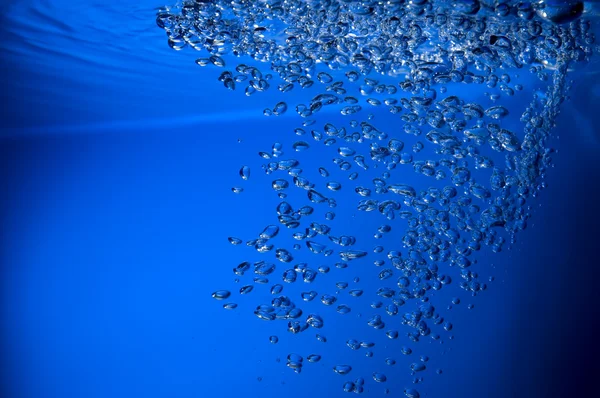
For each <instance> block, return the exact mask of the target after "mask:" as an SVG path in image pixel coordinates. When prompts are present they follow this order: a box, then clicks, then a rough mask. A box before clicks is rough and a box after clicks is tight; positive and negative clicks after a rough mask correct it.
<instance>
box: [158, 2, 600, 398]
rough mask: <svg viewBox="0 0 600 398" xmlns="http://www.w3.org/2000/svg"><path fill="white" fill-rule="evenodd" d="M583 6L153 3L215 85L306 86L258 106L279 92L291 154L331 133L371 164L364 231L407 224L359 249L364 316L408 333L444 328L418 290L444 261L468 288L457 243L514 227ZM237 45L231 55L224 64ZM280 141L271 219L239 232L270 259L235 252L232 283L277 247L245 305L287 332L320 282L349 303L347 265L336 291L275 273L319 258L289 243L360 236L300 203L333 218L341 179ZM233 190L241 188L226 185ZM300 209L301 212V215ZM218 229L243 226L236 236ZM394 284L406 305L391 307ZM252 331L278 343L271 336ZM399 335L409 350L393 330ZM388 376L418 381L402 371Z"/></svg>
mask: <svg viewBox="0 0 600 398" xmlns="http://www.w3.org/2000/svg"><path fill="white" fill-rule="evenodd" d="M584 8H585V6H584V3H582V2H579V1H537V2H524V1H519V2H516V1H505V0H457V1H444V0H406V1H405V0H389V1H355V0H282V1H280V0H260V1H251V0H228V1H223V0H192V1H189V0H188V1H184V2H183V3H181V4H179V5H177V6H174V7H168V8H164V9H161V10H159V12H158V15H157V24H158V26H159V27H161V28H163V29H164V30H165V31H166V33H167V36H168V44H169V46H171V47H172V48H173V49H175V50H181V49H183V48H185V47H191V48H193V49H195V50H198V51H201V52H202V53H204V54H205V56H204V57H201V58H198V59H197V60H196V63H197V64H198V65H200V66H202V67H205V66H208V67H211V66H212V68H220V69H221V70H222V72H221V73H220V75H219V76H218V80H219V82H221V83H222V84H223V86H224V87H225V88H226V89H229V90H243V91H244V92H245V94H246V95H248V96H251V95H257V93H260V92H263V91H266V90H278V91H279V92H280V95H281V96H282V97H284V96H285V95H286V94H285V93H288V92H290V91H291V90H296V91H297V90H306V92H307V93H311V94H309V95H307V96H306V98H307V100H306V101H305V103H301V104H294V106H288V104H287V103H286V102H285V101H283V100H282V101H280V102H278V103H277V104H275V106H274V107H273V108H268V109H265V110H264V112H263V113H264V115H266V116H280V115H283V114H285V113H286V112H287V111H288V108H290V109H292V108H293V109H294V110H295V112H296V113H297V114H298V115H299V117H300V118H301V119H300V120H301V121H302V122H301V126H299V127H297V128H296V129H295V130H294V131H293V132H294V133H295V134H297V135H298V136H300V137H302V136H309V135H310V136H311V138H312V139H311V138H308V139H306V138H303V139H302V140H299V141H296V142H295V143H294V144H293V145H292V149H293V151H294V152H295V153H296V154H297V155H298V156H299V157H300V156H301V155H302V154H303V153H305V152H306V151H309V150H310V147H311V145H317V144H320V145H325V146H329V147H331V151H335V156H336V157H335V158H334V159H333V164H334V167H337V168H339V169H340V170H341V171H342V172H344V173H346V174H347V177H348V180H349V181H350V184H353V185H354V184H357V181H360V179H359V173H366V172H367V170H371V171H372V170H373V169H374V168H378V169H379V170H384V171H383V172H382V173H380V175H379V176H377V177H376V178H373V179H372V180H371V181H369V182H368V184H367V183H365V184H362V185H355V186H353V192H355V193H356V195H357V204H356V208H357V210H359V211H363V212H372V213H374V214H376V215H377V214H378V217H381V220H382V221H383V222H386V223H387V224H382V225H381V226H379V227H378V228H377V232H376V234H375V238H380V237H382V236H384V235H385V234H387V233H389V232H390V231H391V230H392V228H393V227H394V225H395V224H394V223H397V222H399V220H404V222H406V225H407V229H406V231H405V233H404V236H403V237H402V239H401V246H402V247H400V248H393V249H391V250H388V251H387V253H385V249H384V248H383V247H382V246H376V247H375V248H374V249H373V253H374V256H375V257H376V259H375V260H374V261H373V262H374V264H375V265H376V266H377V267H379V268H378V269H377V274H378V278H379V280H380V281H381V282H382V286H381V287H380V288H379V289H378V290H377V291H376V292H375V294H376V295H377V296H378V299H379V300H380V301H377V302H375V303H373V304H372V308H373V309H375V310H377V309H381V310H382V311H380V312H381V313H382V315H380V314H379V313H376V314H374V315H373V316H371V317H370V318H369V319H368V321H367V324H368V325H369V326H370V327H372V328H374V329H377V330H383V332H382V333H385V334H386V336H387V337H388V338H389V339H392V340H393V339H397V338H398V336H399V331H398V330H396V329H393V328H389V327H388V326H386V321H387V319H391V320H390V321H389V322H388V323H390V324H394V325H403V326H404V327H405V330H407V332H406V335H407V336H408V338H409V339H410V340H411V341H412V342H418V341H419V339H420V338H422V337H425V336H430V337H432V338H433V339H436V340H438V339H440V338H441V337H440V335H439V334H438V333H437V330H438V328H443V329H444V330H446V331H450V330H451V329H452V324H451V323H450V322H448V321H444V318H443V317H442V316H441V315H440V313H439V312H438V311H436V309H435V307H434V306H433V305H432V303H431V301H432V300H431V299H430V298H431V297H430V296H431V294H430V293H431V292H432V291H437V290H440V289H442V288H443V287H444V286H445V285H448V284H450V283H451V282H452V276H453V275H458V277H459V278H460V287H461V288H462V289H464V290H466V291H468V292H469V293H471V294H472V295H476V294H477V293H479V292H481V291H483V290H485V289H486V284H485V283H484V282H482V281H481V280H480V279H479V276H478V274H477V272H475V271H473V270H472V268H471V266H472V265H473V264H475V263H476V260H475V259H473V253H475V252H478V251H479V250H481V249H482V247H484V246H487V247H489V248H491V250H492V251H494V252H498V251H500V250H502V248H503V247H504V246H506V244H507V243H508V242H510V243H512V242H514V240H515V234H516V233H517V232H518V231H520V230H523V229H525V228H526V225H527V220H528V219H529V217H530V215H531V211H530V207H529V206H528V200H529V199H530V198H532V197H535V196H537V195H538V193H539V192H540V191H541V190H542V189H543V188H544V187H545V182H544V181H543V177H544V175H545V172H546V170H547V169H548V168H549V167H551V166H552V159H551V154H552V153H553V150H552V149H550V148H548V146H547V140H548V139H549V137H550V132H551V130H552V128H553V127H554V124H555V119H556V117H557V115H558V113H559V108H560V105H561V103H562V102H563V101H564V100H565V99H566V93H567V91H568V88H569V84H570V82H569V81H568V80H567V74H568V70H570V69H571V68H575V67H577V66H578V65H579V64H585V63H586V62H587V61H589V59H590V57H591V56H592V53H593V50H594V45H595V44H594V35H593V34H592V33H591V29H590V23H589V21H586V20H584V19H582V18H580V17H581V15H582V13H583V11H584ZM236 58H238V59H243V60H244V63H241V62H240V63H239V64H237V65H235V66H234V67H231V68H229V65H230V63H232V62H234V61H235V59H236ZM527 72H529V73H530V74H532V75H533V77H534V79H533V80H535V81H537V82H538V83H537V84H538V85H540V86H541V87H542V89H528V88H526V87H523V85H521V84H519V83H518V81H519V79H520V76H519V73H527ZM530 79H531V78H530ZM482 90H485V93H483V92H481V91H482ZM315 91H316V94H315V95H312V93H313V92H315ZM480 92H481V93H480ZM526 92H531V96H532V100H531V102H530V104H529V105H528V106H527V107H526V109H524V110H521V112H519V113H520V115H519V114H516V113H515V111H514V110H511V106H510V104H511V102H512V101H514V99H513V98H516V97H518V96H520V95H523V93H526ZM474 93H475V95H474ZM296 98H299V97H296ZM366 109H387V110H388V111H389V112H390V114H391V115H393V116H394V117H397V126H398V128H397V130H398V131H401V134H402V135H403V137H399V135H400V134H399V133H397V132H394V133H388V132H385V131H382V130H380V129H378V128H377V127H376V125H375V122H374V120H373V119H374V116H373V115H372V114H368V115H366V116H365V117H363V120H357V119H358V118H360V117H361V115H363V114H364V113H365V112H364V111H365V110H366ZM325 110H333V111H336V112H339V113H340V114H341V115H343V116H345V117H347V119H348V123H347V125H344V126H341V125H338V126H336V125H334V124H333V123H329V122H326V123H323V125H322V128H320V127H318V125H317V120H316V119H317V117H318V116H319V115H322V116H323V117H327V112H325ZM309 131H310V133H309ZM404 137H405V138H404ZM401 138H402V139H401ZM307 141H308V142H307ZM309 142H310V143H309ZM313 142H314V143H313ZM409 142H410V143H409ZM411 144H412V145H411ZM283 150H284V148H283V145H282V144H280V143H275V144H274V145H273V146H272V148H271V150H270V151H265V152H260V153H259V155H260V156H261V158H262V159H263V160H264V161H265V162H266V163H265V164H263V167H262V170H263V172H264V173H266V174H268V175H271V174H277V178H274V179H273V180H272V183H271V188H272V189H273V190H274V191H275V192H276V193H277V195H278V196H279V198H280V199H281V200H282V201H281V202H280V203H279V205H278V206H277V209H276V215H277V221H278V225H276V224H272V225H267V226H266V227H265V228H264V230H263V231H262V232H261V233H260V234H259V235H258V236H257V237H254V238H253V239H250V240H247V241H246V242H245V244H246V246H249V247H252V248H254V249H255V250H256V252H258V253H274V257H275V260H274V261H275V262H268V261H264V260H260V261H255V262H250V261H245V262H243V263H241V264H239V265H238V266H236V267H235V268H234V269H233V272H234V274H235V275H236V277H239V278H241V277H243V276H244V274H245V273H247V272H249V273H252V274H253V275H254V279H253V282H254V283H253V284H247V285H244V286H243V287H242V288H241V289H240V290H239V293H240V294H241V295H245V294H248V293H250V292H251V291H252V290H253V288H254V286H255V285H257V284H268V283H269V279H268V278H270V277H272V276H273V274H275V273H276V271H280V270H279V267H278V265H276V263H277V264H279V263H281V264H283V267H284V270H283V271H282V272H278V275H279V278H280V280H281V281H282V283H281V284H280V283H277V284H274V285H272V286H271V294H272V295H273V299H272V300H271V302H269V303H262V304H259V305H258V306H257V307H256V308H255V310H254V314H255V315H256V317H257V318H259V319H261V320H265V321H276V320H283V321H285V323H286V324H287V331H289V332H290V333H292V334H297V333H302V332H306V331H307V330H310V329H317V330H319V329H321V328H323V327H324V324H325V322H324V319H323V318H322V317H321V316H320V315H319V314H316V313H309V314H305V313H304V312H303V311H302V308H301V303H307V302H310V301H312V300H314V299H319V300H320V301H321V302H322V303H323V305H325V306H334V307H335V308H336V310H337V313H339V314H342V315H344V314H348V313H350V312H351V307H350V306H348V305H346V304H341V303H338V302H337V301H338V294H337V293H339V292H341V291H342V290H345V289H347V288H348V287H349V284H348V283H347V282H337V283H336V289H337V293H336V295H330V294H322V295H319V293H317V292H316V291H308V292H303V293H302V294H301V295H300V297H290V296H286V295H283V294H282V293H283V291H284V285H286V284H292V283H295V282H296V281H298V280H302V281H304V282H305V283H312V282H313V281H314V280H315V278H316V277H317V276H318V275H325V274H328V273H329V272H330V266H328V265H321V266H319V267H314V266H311V265H310V264H309V263H297V264H294V265H291V263H293V262H294V255H293V250H300V249H301V247H302V244H303V245H304V246H306V248H307V249H308V251H309V252H310V253H312V254H315V255H319V256H324V257H330V256H334V255H335V254H337V255H338V256H339V260H340V261H338V262H335V265H334V266H335V267H336V268H338V269H344V268H347V267H348V263H350V262H351V261H354V260H358V259H363V258H365V257H367V256H369V253H368V252H367V251H365V250H362V249H358V248H356V247H355V245H357V244H358V243H359V242H357V238H356V237H355V236H352V235H339V234H334V233H333V231H332V228H331V227H330V226H328V225H327V224H325V223H319V222H316V221H310V219H311V217H312V215H313V213H314V212H315V208H316V207H322V208H324V209H326V213H325V220H326V221H327V220H328V221H331V220H333V219H334V218H335V216H336V215H335V213H334V211H333V209H334V208H335V207H336V206H337V203H336V199H335V198H334V197H331V196H335V192H337V191H339V190H341V189H342V185H343V184H342V183H340V182H339V181H334V180H331V179H329V178H330V173H329V171H328V170H327V169H326V168H325V167H320V168H319V175H320V176H321V177H323V178H325V179H327V181H326V183H325V184H323V187H322V188H319V187H318V186H317V183H316V182H314V181H310V180H309V179H308V178H307V177H304V176H303V175H302V173H303V169H302V168H301V164H300V161H299V160H298V159H282V157H283V155H284V152H283ZM407 169H412V170H413V171H414V172H415V173H417V174H418V175H419V176H420V181H421V182H422V184H423V186H422V187H421V186H416V185H414V184H413V185H408V184H406V183H403V181H402V178H403V177H402V176H403V174H402V173H401V172H399V170H402V172H405V171H406V170H407ZM285 175H287V177H286V176H285ZM239 176H240V178H241V179H242V181H247V180H249V179H250V167H249V166H243V167H242V168H241V169H240V171H239ZM344 185H345V184H344ZM291 187H296V188H299V189H301V190H304V191H305V192H306V203H305V204H303V205H302V206H296V207H294V206H292V205H291V204H290V203H288V202H286V201H285V200H284V199H286V197H287V193H286V192H287V191H288V190H289V189H290V188H291ZM232 190H233V192H234V193H241V192H243V188H242V187H234V188H232ZM304 218H309V221H308V223H307V224H306V228H305V229H303V230H302V229H301V228H300V226H301V225H302V222H303V219H304ZM280 226H282V227H283V228H285V230H290V231H292V237H293V239H294V240H295V241H297V243H295V244H294V245H293V248H292V249H293V250H288V249H286V248H281V247H275V246H274V243H272V240H273V238H275V237H276V236H277V235H278V234H279V232H280ZM319 239H321V242H322V241H326V240H328V241H329V242H331V245H329V246H328V245H327V244H324V243H321V242H320V241H319ZM229 242H230V243H231V244H232V245H242V244H243V243H244V242H243V241H242V239H239V238H235V237H230V238H229ZM359 261H363V260H359ZM456 270H457V271H456ZM451 274H453V275H451ZM355 282H357V280H355ZM348 291H349V293H350V296H352V297H360V296H361V295H362V294H363V290H361V289H349V290H348ZM213 297H214V298H215V299H218V300H228V299H229V298H230V297H231V293H230V292H229V291H227V290H218V291H215V292H214V293H213ZM295 301H296V302H295ZM408 302H414V303H416V305H415V306H414V309H412V310H406V312H404V313H403V311H401V307H403V306H404V305H406V304H407V303H408ZM458 302H459V300H458V299H455V300H454V301H453V303H454V304H458ZM236 307H237V304H235V303H232V302H227V303H226V304H224V308H226V309H234V308H236ZM387 316H389V317H391V318H386V317H387ZM396 316H397V318H394V317H396ZM392 319H393V321H392ZM398 319H399V321H398ZM315 332H316V331H315ZM316 336H317V339H318V340H319V341H322V342H325V341H326V338H325V337H324V336H323V335H321V334H319V333H316ZM269 340H270V341H271V343H277V341H278V338H277V337H276V336H271V337H270V339H269ZM347 345H348V347H350V348H351V349H353V350H357V349H360V348H365V349H370V348H371V347H372V346H373V345H374V344H373V343H370V342H361V341H357V340H352V339H351V340H348V341H347ZM400 351H401V353H402V354H405V355H410V354H411V353H412V349H411V348H409V347H406V346H404V347H402V349H401V350H400ZM371 355H372V353H371ZM367 356H369V354H367ZM421 359H422V360H421V361H420V362H415V363H413V364H412V365H411V371H412V373H413V374H417V373H418V372H421V371H423V370H425V369H426V364H425V362H427V358H426V357H425V358H421ZM320 360H321V356H320V355H318V354H310V355H308V356H307V357H306V361H307V362H318V361H320ZM303 363H304V358H303V357H302V356H300V355H298V354H296V353H290V354H289V355H288V356H287V366H288V367H289V368H290V369H292V370H294V371H295V372H297V373H300V371H301V370H302V366H303ZM386 363H387V364H388V365H390V366H391V365H394V364H395V360H394V359H393V358H387V359H386ZM333 370H334V372H336V373H337V374H340V375H347V374H348V373H350V372H351V370H352V367H351V366H350V365H344V364H342V365H335V366H334V367H333ZM439 372H441V371H439ZM372 379H373V380H374V382H376V383H385V382H386V381H387V379H388V378H387V377H386V375H384V374H383V373H381V372H375V373H373V375H372ZM418 380H419V379H418V378H417V381H418ZM364 383H365V381H364V379H363V378H362V377H359V378H358V379H354V380H346V381H345V382H344V383H343V384H342V388H343V390H344V391H347V392H355V393H361V392H363V391H364V387H363V386H364ZM404 394H405V395H406V396H407V397H412V398H415V397H417V398H418V397H419V392H418V391H417V390H415V389H413V388H407V389H405V390H404Z"/></svg>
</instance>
